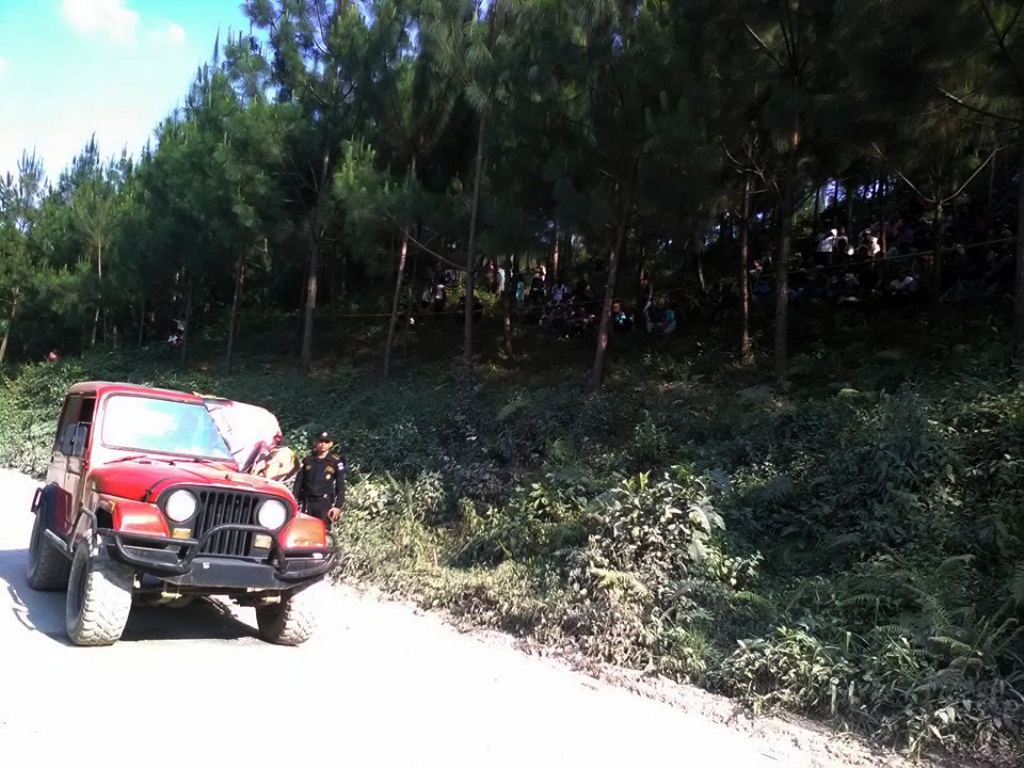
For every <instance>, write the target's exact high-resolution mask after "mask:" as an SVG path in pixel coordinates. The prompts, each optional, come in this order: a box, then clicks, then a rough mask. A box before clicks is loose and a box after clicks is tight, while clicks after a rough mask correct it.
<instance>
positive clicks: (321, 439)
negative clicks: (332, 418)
mask: <svg viewBox="0 0 1024 768" xmlns="http://www.w3.org/2000/svg"><path fill="white" fill-rule="evenodd" d="M314 441H315V442H317V443H333V442H334V435H332V434H331V433H330V431H328V430H326V429H325V430H324V431H323V432H317V433H316V437H315V438H314Z"/></svg>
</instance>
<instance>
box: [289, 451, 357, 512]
mask: <svg viewBox="0 0 1024 768" xmlns="http://www.w3.org/2000/svg"><path fill="white" fill-rule="evenodd" d="M333 448H334V437H333V436H332V435H331V433H330V432H327V431H324V432H320V433H318V434H317V436H316V439H315V440H314V444H313V453H311V454H310V455H309V456H307V457H306V458H304V459H303V460H302V465H301V466H300V467H299V474H298V475H297V476H296V477H295V489H294V492H295V499H296V501H298V502H299V509H301V510H302V511H303V512H305V513H306V514H307V515H312V516H313V517H318V518H320V519H321V520H323V521H324V524H325V525H327V526H330V525H331V524H332V523H334V522H336V521H337V519H338V517H340V516H341V507H342V505H344V503H345V462H344V461H342V460H341V458H340V457H339V456H338V455H337V454H336V453H334V452H333Z"/></svg>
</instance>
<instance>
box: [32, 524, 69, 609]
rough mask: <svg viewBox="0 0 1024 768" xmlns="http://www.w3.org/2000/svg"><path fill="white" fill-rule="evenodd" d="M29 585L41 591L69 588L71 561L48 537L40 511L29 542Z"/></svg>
mask: <svg viewBox="0 0 1024 768" xmlns="http://www.w3.org/2000/svg"><path fill="white" fill-rule="evenodd" d="M27 576H28V585H29V586H30V587H31V588H32V589H36V590H39V591H41V592H57V591H60V590H64V589H67V588H68V578H69V577H70V576H71V561H70V560H68V559H67V558H66V557H65V556H64V555H62V554H61V552H60V550H58V549H57V547H55V546H54V545H53V544H52V543H51V542H50V541H49V539H47V538H46V528H45V527H44V525H43V518H42V515H41V514H40V513H37V514H36V519H35V522H34V523H32V538H31V539H30V540H29V544H28V573H27Z"/></svg>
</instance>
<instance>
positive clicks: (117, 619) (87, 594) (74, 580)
mask: <svg viewBox="0 0 1024 768" xmlns="http://www.w3.org/2000/svg"><path fill="white" fill-rule="evenodd" d="M133 580H134V578H133V574H132V572H131V569H129V568H127V567H126V566H124V565H121V564H120V563H113V562H111V561H109V560H105V559H102V558H99V557H94V556H93V555H92V554H91V553H90V552H89V545H88V544H86V543H82V544H80V545H79V546H78V548H77V549H75V557H74V560H73V561H72V562H71V578H70V580H69V582H68V601H67V606H66V609H65V626H66V628H67V632H68V637H69V638H71V642H73V643H74V644H75V645H111V644H112V643H115V642H117V641H118V640H120V639H121V634H122V633H123V632H124V627H125V624H127V623H128V613H129V612H130V611H131V607H132V582H133Z"/></svg>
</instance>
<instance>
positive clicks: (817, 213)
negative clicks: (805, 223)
mask: <svg viewBox="0 0 1024 768" xmlns="http://www.w3.org/2000/svg"><path fill="white" fill-rule="evenodd" d="M813 221H814V232H812V233H811V234H813V235H814V236H815V237H817V235H818V233H819V232H821V189H820V188H815V190H814V219H813Z"/></svg>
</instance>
